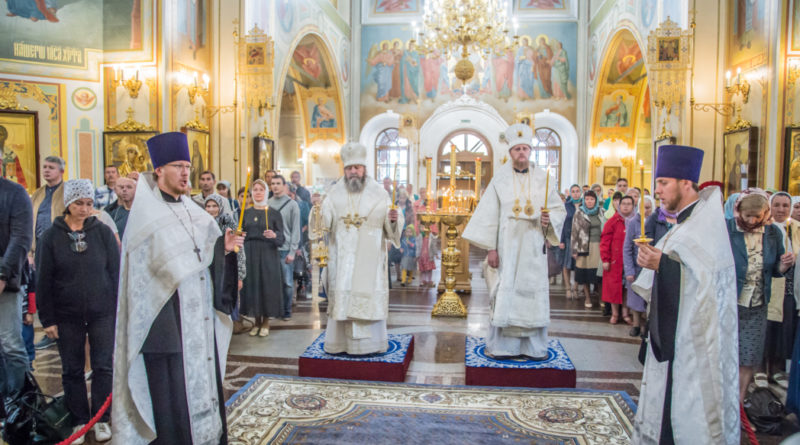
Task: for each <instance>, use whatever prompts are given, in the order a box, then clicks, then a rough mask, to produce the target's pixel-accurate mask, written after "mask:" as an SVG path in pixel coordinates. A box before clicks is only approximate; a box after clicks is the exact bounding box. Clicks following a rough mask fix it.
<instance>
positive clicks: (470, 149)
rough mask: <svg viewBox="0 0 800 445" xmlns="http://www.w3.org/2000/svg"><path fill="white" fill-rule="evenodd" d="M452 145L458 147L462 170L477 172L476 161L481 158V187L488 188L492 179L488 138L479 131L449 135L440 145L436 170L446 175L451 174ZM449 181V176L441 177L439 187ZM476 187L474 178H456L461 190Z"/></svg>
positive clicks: (458, 132) (445, 185)
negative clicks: (478, 132)
mask: <svg viewBox="0 0 800 445" xmlns="http://www.w3.org/2000/svg"><path fill="white" fill-rule="evenodd" d="M451 146H455V147H456V163H457V164H458V167H459V169H460V170H461V171H464V172H468V173H472V174H475V161H476V159H477V158H481V161H482V162H481V189H484V188H486V186H487V185H489V181H490V180H491V179H492V155H491V153H492V148H491V147H490V146H489V145H488V143H487V142H486V140H485V139H484V138H483V137H482V136H480V135H479V134H477V133H474V132H470V131H464V130H459V131H456V132H454V133H451V134H450V135H448V136H447V137H446V138H445V139H444V141H443V142H442V144H441V145H440V146H439V154H438V159H439V161H438V168H437V170H436V171H438V172H440V173H444V174H446V175H449V174H450V147H451ZM433 179H434V180H436V179H437V178H433ZM449 181H450V178H449V176H444V177H439V178H438V181H437V189H441V188H442V187H447V184H448V183H449ZM474 187H475V183H474V179H466V178H459V179H457V180H456V188H457V189H459V190H472V189H473V188H474Z"/></svg>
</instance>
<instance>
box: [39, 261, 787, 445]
mask: <svg viewBox="0 0 800 445" xmlns="http://www.w3.org/2000/svg"><path fill="white" fill-rule="evenodd" d="M479 261H480V254H479V253H475V254H473V255H472V258H471V261H470V263H471V264H470V268H471V270H472V273H473V276H472V293H471V294H470V295H465V296H463V301H464V303H465V304H466V305H467V307H468V310H469V314H468V316H467V318H466V319H452V318H431V315H430V312H431V309H432V308H433V304H434V303H435V302H436V292H435V290H433V289H428V288H420V287H418V286H417V285H411V286H408V287H400V286H399V285H398V284H396V283H395V284H394V288H393V289H392V290H391V291H390V304H389V309H390V314H389V320H388V327H389V332H390V333H404V334H406V333H410V334H414V336H415V355H414V360H413V361H412V362H411V366H410V368H409V371H408V374H407V376H406V382H411V383H430V384H445V385H463V384H464V340H465V336H466V335H479V336H482V335H486V333H487V332H488V327H489V324H488V321H489V302H488V293H487V289H486V286H485V284H484V281H483V278H482V276H481V271H480V267H479ZM436 278H437V279H438V277H436ZM326 307H327V305H326V302H325V301H323V300H320V299H300V300H299V301H298V302H297V305H296V306H295V308H294V313H293V316H292V319H291V320H290V321H282V320H272V321H271V325H270V335H269V336H268V337H266V338H259V337H250V336H248V335H246V334H244V335H237V336H234V337H233V339H232V341H231V345H230V352H229V354H230V355H229V357H228V366H227V374H226V379H225V383H224V385H225V392H226V395H227V396H230V395H231V394H233V393H234V392H235V391H236V390H238V389H239V388H240V387H241V386H242V385H244V384H245V383H246V382H247V381H248V380H250V378H251V377H252V376H253V375H255V374H258V373H271V374H283V375H297V372H298V370H297V358H298V356H299V355H300V354H301V353H302V352H303V351H304V350H305V348H306V347H307V346H308V345H309V344H310V343H311V342H312V341H313V340H314V339H315V338H316V337H317V336H318V335H319V334H320V333H321V332H323V331H324V329H325V325H326V315H325V310H326ZM550 307H551V320H552V321H551V324H550V328H549V333H550V336H551V337H555V338H558V339H559V340H561V343H562V344H563V345H564V348H565V349H566V351H567V353H568V354H569V356H570V358H571V359H572V361H573V363H574V364H575V367H576V369H577V370H578V372H577V386H578V387H579V388H591V389H612V390H622V391H626V392H627V393H628V394H630V395H631V397H632V398H633V400H634V401H638V397H639V388H640V382H641V377H642V366H641V365H640V364H639V362H638V360H637V358H636V356H637V352H638V350H639V343H640V342H639V339H638V338H633V337H629V336H628V330H629V326H628V325H626V324H624V323H620V324H618V325H611V324H609V322H608V318H607V317H604V316H603V315H602V314H601V311H600V309H598V307H597V304H596V305H595V308H593V309H586V308H584V306H583V300H582V299H580V300H567V299H566V298H565V291H564V287H563V286H562V285H561V284H552V285H551V286H550ZM40 335H41V332H39V333H38V335H37V339H38V337H39V336H40ZM37 352H38V354H39V356H38V358H37V360H36V362H35V366H36V369H37V370H36V376H37V378H38V379H39V381H40V383H41V384H42V386H43V389H44V391H45V392H46V393H50V394H54V393H58V392H60V391H61V382H60V361H59V359H58V353H57V351H56V350H55V348H50V349H48V350H45V351H37ZM794 431H797V426H796V424H795V423H793V422H790V423H787V428H786V433H787V434H788V433H790V432H794ZM784 437H785V435H784ZM759 440H760V441H761V443H762V444H772V443H778V442H779V441H780V440H781V438H780V437H774V436H773V437H768V436H764V437H762V436H759ZM742 443H743V444H744V443H748V442H747V439H745V438H744V436H743V437H742Z"/></svg>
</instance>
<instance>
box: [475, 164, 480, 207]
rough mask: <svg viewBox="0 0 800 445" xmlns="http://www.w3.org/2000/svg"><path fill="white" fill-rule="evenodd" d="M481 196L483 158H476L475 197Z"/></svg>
mask: <svg viewBox="0 0 800 445" xmlns="http://www.w3.org/2000/svg"><path fill="white" fill-rule="evenodd" d="M478 196H481V158H480V157H477V158H475V199H477V198H478Z"/></svg>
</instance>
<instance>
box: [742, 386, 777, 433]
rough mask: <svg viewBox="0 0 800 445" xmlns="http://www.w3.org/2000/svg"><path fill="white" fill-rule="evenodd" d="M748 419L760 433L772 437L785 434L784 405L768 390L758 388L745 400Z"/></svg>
mask: <svg viewBox="0 0 800 445" xmlns="http://www.w3.org/2000/svg"><path fill="white" fill-rule="evenodd" d="M744 411H745V413H747V418H748V419H750V423H751V424H752V425H753V426H754V427H755V429H756V431H757V432H759V433H765V434H769V435H772V436H780V435H782V434H783V428H781V423H782V422H783V403H781V401H780V400H778V398H777V397H775V394H773V393H772V391H770V390H769V389H768V388H756V389H755V390H753V392H752V393H750V395H749V396H748V397H747V398H746V399H745V400H744Z"/></svg>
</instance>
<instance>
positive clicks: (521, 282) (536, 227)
mask: <svg viewBox="0 0 800 445" xmlns="http://www.w3.org/2000/svg"><path fill="white" fill-rule="evenodd" d="M532 139H533V130H531V128H530V126H528V125H524V124H514V125H512V126H510V127H509V128H508V129H507V130H506V140H507V141H508V143H509V146H510V147H511V148H510V149H509V154H510V155H511V158H512V162H508V163H506V164H505V165H502V166H501V167H500V168H499V169H497V171H496V173H495V175H494V177H493V178H492V181H491V182H490V183H489V186H488V187H487V188H486V191H485V192H484V194H483V196H482V197H481V200H480V203H479V204H478V207H477V208H476V209H475V213H474V214H473V215H472V218H470V220H469V223H468V224H467V227H466V228H465V229H464V233H463V235H462V236H463V238H464V239H466V240H467V241H469V242H470V243H472V244H474V245H476V246H478V247H480V248H483V249H486V250H488V251H489V256H488V258H487V260H488V266H489V268H490V269H487V272H488V273H487V285H488V286H489V298H490V301H491V319H490V323H491V326H490V328H489V329H490V331H489V337H488V339H487V341H486V353H487V354H489V355H491V356H494V357H513V356H519V355H524V356H528V357H530V358H532V359H534V360H544V359H546V358H547V341H548V340H547V326H548V325H549V324H550V293H549V287H548V286H549V280H548V277H547V254H546V252H545V250H544V245H545V238H546V239H547V241H549V243H550V244H551V245H554V246H557V245H558V244H559V242H560V241H559V238H560V235H559V234H560V233H561V226H562V225H563V224H564V219H565V218H566V209H565V208H564V204H563V202H562V201H561V197H560V196H559V195H558V191H557V190H556V184H555V181H549V184H548V180H547V174H548V173H546V172H545V171H544V170H542V169H540V168H536V167H534V166H531V165H530V162H529V158H530V154H531V143H532ZM545 195H547V207H549V212H542V208H543V207H545ZM494 268H496V269H497V270H496V273H495V271H494V270H492V269H494ZM493 277H496V279H495V278H493Z"/></svg>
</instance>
